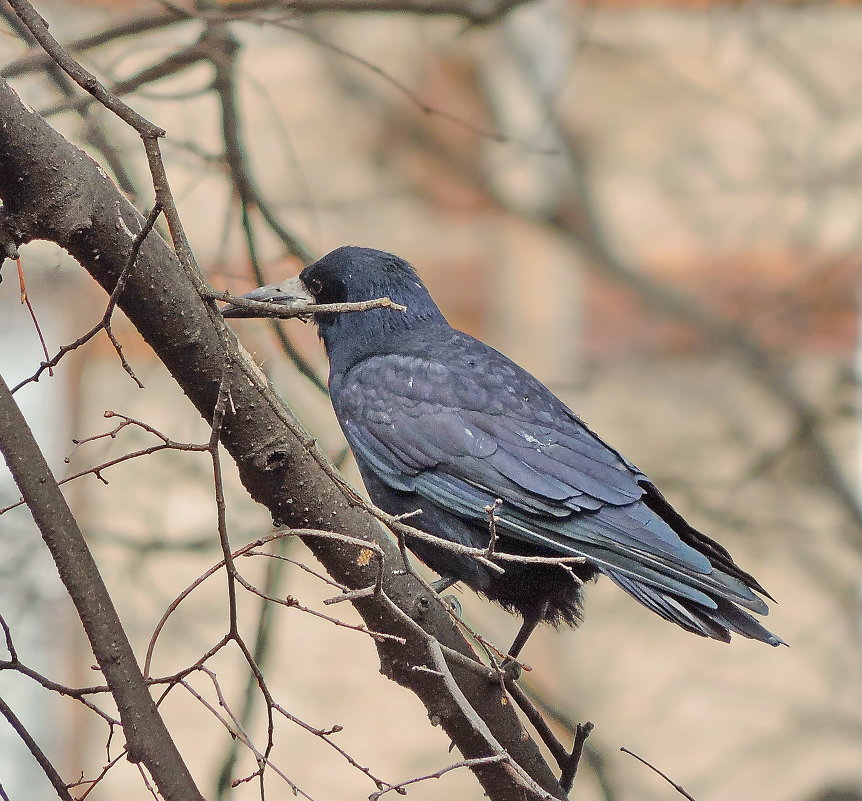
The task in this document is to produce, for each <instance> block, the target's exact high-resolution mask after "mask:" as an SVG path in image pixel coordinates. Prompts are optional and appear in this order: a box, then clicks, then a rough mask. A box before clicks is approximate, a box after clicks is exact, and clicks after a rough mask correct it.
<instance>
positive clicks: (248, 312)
mask: <svg viewBox="0 0 862 801" xmlns="http://www.w3.org/2000/svg"><path fill="white" fill-rule="evenodd" d="M242 297H243V298H245V299H246V300H256V301H258V302H261V303H277V304H278V305H280V306H288V307H290V308H294V309H301V308H302V307H303V306H308V304H309V303H314V298H313V297H312V295H311V293H310V292H309V291H308V287H306V286H305V284H303V283H302V281H301V280H300V278H299V276H298V275H297V276H294V277H293V278H288V279H287V280H286V281H281V282H280V283H278V284H268V285H267V286H261V287H258V288H257V289H255V290H253V291H251V292H249V293H248V294H246V295H243V296H242ZM221 313H222V316H223V317H264V316H266V315H264V314H262V313H260V312H257V311H255V310H254V309H247V308H244V307H242V306H235V305H234V304H233V303H229V304H228V305H227V306H225V307H224V308H223V309H222V311H221Z"/></svg>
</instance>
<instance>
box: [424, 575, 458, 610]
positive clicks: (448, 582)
mask: <svg viewBox="0 0 862 801" xmlns="http://www.w3.org/2000/svg"><path fill="white" fill-rule="evenodd" d="M457 583H458V579H456V578H452V577H451V576H447V577H445V578H439V579H437V581H432V582H431V589H432V590H434V592H436V593H437V595H440V600H441V601H443V603H445V604H448V605H449V608H450V609H451V610H452V613H453V614H454V615H455V617H457V618H458V619H459V620H460V619H461V602H460V601H459V600H458V599H457V598H456V597H455V596H454V595H441V593H443V592H445V591H446V590H448V589H449V587H451V586H452V585H453V584H457Z"/></svg>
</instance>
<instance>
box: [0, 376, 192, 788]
mask: <svg viewBox="0 0 862 801" xmlns="http://www.w3.org/2000/svg"><path fill="white" fill-rule="evenodd" d="M0 451H2V453H3V456H4V457H5V459H6V464H7V465H8V467H9V470H10V472H11V473H12V477H13V478H14V479H15V483H16V484H17V485H18V488H19V489H20V490H21V494H22V495H23V496H24V497H25V498H26V500H27V504H28V506H29V507H30V511H31V512H32V514H33V518H34V519H35V521H36V524H37V525H38V526H39V529H40V531H41V532H42V538H43V539H44V541H45V544H46V545H47V547H48V550H49V551H50V552H51V556H52V557H53V559H54V562H55V564H56V565H57V571H58V573H59V574H60V578H61V579H62V581H63V584H64V585H65V587H66V589H67V591H68V593H69V595H70V597H71V598H72V601H73V602H74V604H75V608H76V610H77V612H78V616H79V617H80V618H81V622H82V623H83V625H84V630H85V631H86V633H87V638H88V639H89V641H90V645H91V646H92V649H93V654H94V656H95V657H96V660H97V661H98V663H99V666H100V667H101V669H102V672H103V673H104V675H105V679H106V680H107V683H108V685H109V686H110V687H111V690H112V692H113V695H114V700H115V701H116V703H117V708H118V709H119V711H120V720H121V721H122V723H123V731H124V733H125V737H126V746H127V749H128V754H129V760H130V761H132V762H135V763H138V762H143V763H144V764H145V765H146V766H147V768H148V769H149V771H150V773H152V775H153V776H154V778H155V779H156V781H157V783H158V785H159V788H160V789H161V791H162V794H163V795H164V796H165V798H166V799H168V801H193V799H200V800H201V801H203V796H201V794H200V792H199V791H198V789H197V787H196V786H195V783H194V780H193V779H192V777H191V774H190V773H189V771H188V768H187V767H186V765H185V763H184V762H183V759H182V757H181V756H180V753H179V751H178V750H177V747H176V745H175V744H174V741H173V740H172V739H171V737H170V734H169V733H168V730H167V728H166V727H165V723H164V721H163V720H162V718H161V716H160V715H159V713H158V710H157V709H156V705H155V702H154V701H153V699H152V697H151V696H150V694H149V691H148V690H147V685H146V683H145V682H144V677H143V675H142V674H141V669H140V667H138V663H137V661H136V660H135V655H134V653H133V652H132V647H131V645H130V644H129V640H128V638H127V637H126V635H125V632H124V631H123V625H122V623H121V622H120V618H119V615H118V614H117V610H116V609H115V608H114V605H113V602H112V600H111V596H110V595H109V593H108V590H107V587H105V583H104V582H103V581H102V577H101V575H100V573H99V569H98V567H97V566H96V563H95V561H94V560H93V556H92V554H91V553H90V550H89V548H88V547H87V543H86V541H85V540H84V535H83V534H82V533H81V529H80V528H78V524H77V522H76V521H75V518H74V516H73V515H72V512H71V510H70V509H69V506H68V504H67V503H66V500H65V498H63V495H62V493H61V492H60V488H59V486H58V485H57V482H56V480H55V479H54V477H53V475H52V474H51V470H50V468H49V467H48V463H47V462H46V461H45V457H44V456H43V455H42V452H41V450H40V449H39V446H38V445H37V444H36V440H35V439H34V438H33V433H32V432H31V431H30V427H29V426H28V425H27V421H26V420H25V419H24V416H23V415H22V414H21V410H20V409H19V408H18V405H17V404H16V403H15V400H14V398H13V397H12V393H11V392H10V391H9V387H8V386H7V385H6V382H5V381H4V380H3V378H2V376H0Z"/></svg>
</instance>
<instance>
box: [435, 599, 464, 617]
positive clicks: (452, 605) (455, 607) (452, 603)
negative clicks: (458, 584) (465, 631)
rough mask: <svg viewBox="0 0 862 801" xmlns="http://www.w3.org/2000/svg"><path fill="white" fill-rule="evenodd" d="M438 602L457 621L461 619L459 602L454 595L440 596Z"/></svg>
mask: <svg viewBox="0 0 862 801" xmlns="http://www.w3.org/2000/svg"><path fill="white" fill-rule="evenodd" d="M440 600H441V601H443V604H444V605H445V606H446V607H447V608H448V609H449V611H450V612H451V613H452V614H453V615H454V616H455V617H456V618H458V620H460V619H461V602H460V601H459V600H458V599H457V598H456V597H455V596H454V595H441V596H440Z"/></svg>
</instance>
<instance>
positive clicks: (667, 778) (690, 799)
mask: <svg viewBox="0 0 862 801" xmlns="http://www.w3.org/2000/svg"><path fill="white" fill-rule="evenodd" d="M620 751H622V752H623V753H624V754H628V755H629V756H633V757H634V758H635V759H636V760H637V761H638V762H643V764H644V765H646V766H647V767H648V768H649V769H650V770H652V771H655V772H656V773H658V775H659V776H661V777H662V778H663V779H664V780H665V781H666V782H667V783H668V784H669V785H670V786H671V787H673V789H674V790H676V791H677V792H678V793H679V794H680V795H681V796H684V797H685V798H687V799H688V801H697V799H696V798H694V797H693V796H691V795H689V794H688V793H687V792H686V791H685V789H684V788H683V786H682V785H680V784H677V783H676V782H675V781H674V780H673V779H671V778H670V776H668V775H667V774H666V773H662V772H661V771H660V770H659V769H658V768H657V767H656V766H655V765H652V764H650V763H649V762H647V761H646V760H645V759H644V758H643V757H642V756H638V755H637V754H636V753H635V752H634V751H629V749H628V748H626V747H624V746H623V747H622V748H620Z"/></svg>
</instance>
